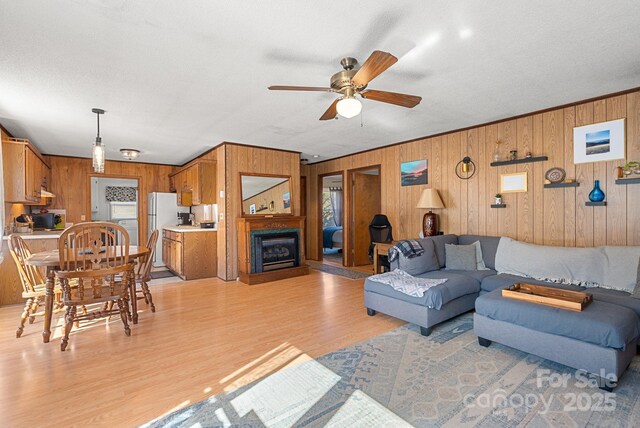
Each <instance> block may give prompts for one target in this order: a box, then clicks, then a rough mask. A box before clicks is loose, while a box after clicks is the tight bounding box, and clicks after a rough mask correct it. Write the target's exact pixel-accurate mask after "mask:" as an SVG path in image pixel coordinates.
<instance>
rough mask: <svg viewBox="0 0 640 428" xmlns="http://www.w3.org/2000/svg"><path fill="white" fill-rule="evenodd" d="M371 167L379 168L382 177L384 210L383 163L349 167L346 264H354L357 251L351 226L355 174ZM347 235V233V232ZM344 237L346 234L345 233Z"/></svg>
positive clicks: (352, 220) (352, 221)
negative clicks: (354, 255) (354, 253)
mask: <svg viewBox="0 0 640 428" xmlns="http://www.w3.org/2000/svg"><path fill="white" fill-rule="evenodd" d="M370 169H377V170H378V176H379V177H380V201H381V203H380V205H381V206H380V209H381V210H382V164H374V165H369V166H363V167H358V168H353V169H348V170H347V177H348V178H349V186H347V193H346V195H347V196H346V198H347V201H348V203H347V204H345V206H346V210H347V212H346V218H347V219H348V221H347V223H346V225H347V230H348V232H349V236H348V239H347V240H346V241H347V245H346V246H347V248H346V249H343V251H342V252H343V253H344V252H345V251H347V255H346V256H345V257H344V262H345V266H354V265H353V263H354V257H353V252H354V251H355V248H354V242H355V235H354V234H355V230H353V228H352V227H351V226H352V225H353V223H354V221H355V218H354V217H353V214H354V213H353V211H354V210H353V203H354V195H353V184H354V174H355V173H357V172H359V171H368V170H370ZM344 214H345V213H344V211H343V215H344ZM342 224H343V225H344V224H345V222H344V218H343V220H342ZM345 235H346V234H345ZM343 237H344V235H343Z"/></svg>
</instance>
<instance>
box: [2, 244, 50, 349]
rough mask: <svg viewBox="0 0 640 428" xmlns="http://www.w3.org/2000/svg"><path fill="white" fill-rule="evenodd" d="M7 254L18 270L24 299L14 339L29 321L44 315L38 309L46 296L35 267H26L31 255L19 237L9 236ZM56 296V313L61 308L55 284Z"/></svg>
mask: <svg viewBox="0 0 640 428" xmlns="http://www.w3.org/2000/svg"><path fill="white" fill-rule="evenodd" d="M9 252H10V253H11V257H12V258H13V261H14V262H15V263H16V267H17V268H18V274H19V275H20V282H21V283H22V298H23V299H26V302H25V305H24V310H23V311H22V316H21V317H20V325H19V326H18V329H17V330H16V338H18V337H20V336H22V332H23V331H24V325H25V324H26V322H27V319H29V324H33V321H34V320H35V317H36V316H42V315H44V311H40V312H38V308H39V307H40V305H41V304H42V298H43V297H44V295H45V294H46V286H45V283H46V281H45V279H44V277H43V276H42V273H41V272H40V270H39V269H38V268H37V267H36V266H32V265H28V264H26V263H25V260H26V259H28V258H29V257H31V255H32V253H31V250H30V249H29V246H28V245H27V243H26V242H25V240H24V239H22V238H21V237H20V236H19V235H10V236H9ZM54 292H55V296H56V305H55V309H56V311H59V310H60V308H61V306H62V305H61V303H60V293H61V288H60V285H59V284H57V285H56V287H55V288H54Z"/></svg>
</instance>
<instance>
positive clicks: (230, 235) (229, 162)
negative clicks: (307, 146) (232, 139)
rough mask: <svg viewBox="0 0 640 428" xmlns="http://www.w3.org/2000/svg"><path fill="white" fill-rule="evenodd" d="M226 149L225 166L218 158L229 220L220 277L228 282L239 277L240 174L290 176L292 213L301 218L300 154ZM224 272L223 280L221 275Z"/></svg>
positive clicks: (238, 147)
mask: <svg viewBox="0 0 640 428" xmlns="http://www.w3.org/2000/svg"><path fill="white" fill-rule="evenodd" d="M223 147H224V156H225V159H224V161H223V162H222V164H221V162H220V159H218V167H219V168H220V169H221V170H224V171H225V177H224V182H225V186H224V187H225V198H224V216H225V220H226V221H225V223H224V227H225V229H226V236H225V241H226V248H225V249H224V250H223V251H222V254H224V255H225V260H220V259H219V260H218V276H220V277H221V278H222V279H226V280H235V279H236V278H237V277H238V232H237V228H236V224H237V219H238V218H239V217H240V216H241V215H242V212H241V205H242V194H241V191H240V173H243V172H246V173H252V174H279V175H290V176H291V206H292V208H293V214H294V215H300V203H299V200H300V154H299V153H295V152H286V151H281V150H271V149H265V148H260V147H252V146H244V145H240V144H232V143H227V144H225V145H224V146H223ZM221 165H222V167H221ZM218 181H220V177H218ZM219 209H220V204H219ZM218 233H219V232H218ZM219 236H220V235H219ZM303 242H304V241H303ZM219 249H220V247H219ZM303 250H304V247H303ZM219 254H220V251H219ZM303 260H304V254H303ZM220 262H222V263H220ZM222 269H224V271H223V270H222ZM223 272H224V275H225V276H224V277H222V276H221V274H222V273H223Z"/></svg>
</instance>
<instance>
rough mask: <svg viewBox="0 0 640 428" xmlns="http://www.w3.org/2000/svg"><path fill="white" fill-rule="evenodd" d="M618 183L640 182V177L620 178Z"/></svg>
mask: <svg viewBox="0 0 640 428" xmlns="http://www.w3.org/2000/svg"><path fill="white" fill-rule="evenodd" d="M616 184H640V178H619V179H618V180H616Z"/></svg>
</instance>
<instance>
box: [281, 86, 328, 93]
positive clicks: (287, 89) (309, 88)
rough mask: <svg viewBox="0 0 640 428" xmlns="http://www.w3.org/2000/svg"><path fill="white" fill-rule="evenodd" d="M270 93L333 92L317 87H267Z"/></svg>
mask: <svg viewBox="0 0 640 428" xmlns="http://www.w3.org/2000/svg"><path fill="white" fill-rule="evenodd" d="M269 90H270V91H314V92H333V89H331V88H319V87H317V86H269Z"/></svg>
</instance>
